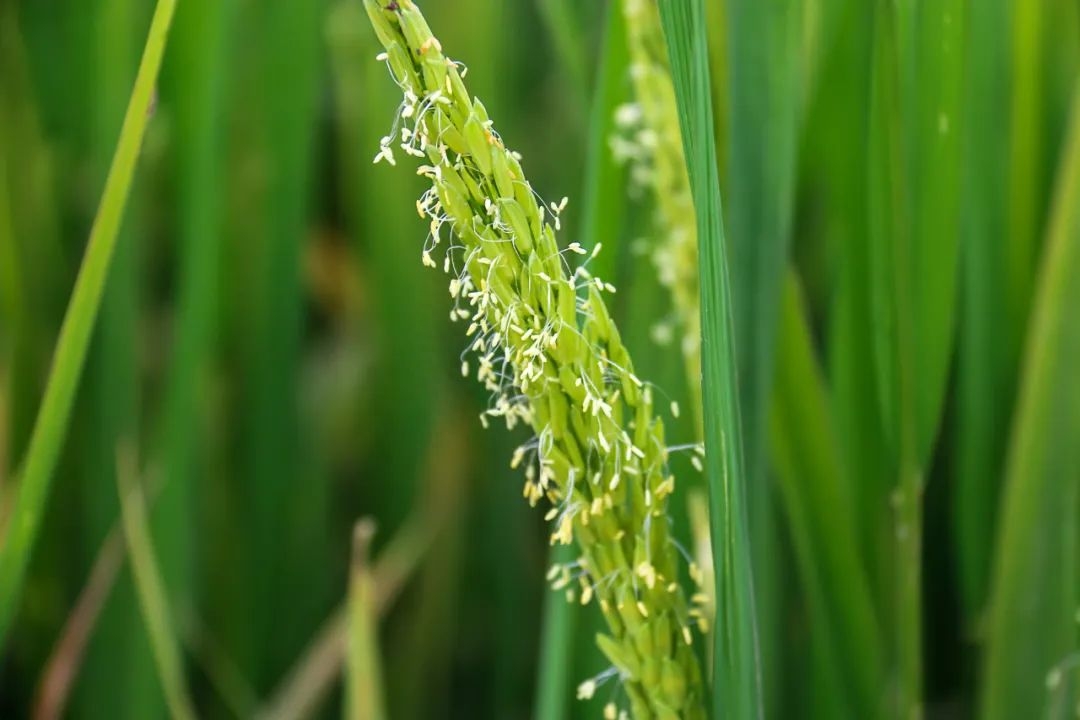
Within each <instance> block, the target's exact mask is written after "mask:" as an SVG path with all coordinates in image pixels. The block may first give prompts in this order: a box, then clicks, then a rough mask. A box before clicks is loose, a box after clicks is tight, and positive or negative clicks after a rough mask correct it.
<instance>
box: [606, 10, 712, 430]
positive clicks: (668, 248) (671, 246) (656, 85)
mask: <svg viewBox="0 0 1080 720" xmlns="http://www.w3.org/2000/svg"><path fill="white" fill-rule="evenodd" d="M622 9H623V16H624V17H625V18H626V37H627V47H628V50H629V54H630V78H631V83H632V86H633V92H634V98H635V99H634V102H632V103H628V104H626V105H623V106H621V107H619V108H618V110H617V111H616V116H615V120H616V125H617V127H618V128H619V130H620V134H619V135H618V136H616V137H615V138H613V139H612V150H613V152H614V154H615V156H616V158H617V159H620V160H622V161H625V162H629V163H630V165H631V168H632V172H631V177H632V179H633V181H634V182H635V183H637V184H638V185H641V186H644V187H645V188H646V189H647V190H648V191H649V192H650V194H651V195H652V196H653V198H654V200H655V204H656V217H655V218H654V224H655V228H656V232H657V235H658V236H659V237H658V242H656V243H654V244H653V245H652V259H653V264H654V265H655V266H656V270H657V273H658V275H659V279H660V283H661V285H663V286H664V287H665V288H667V289H668V291H669V292H670V293H671V299H672V309H673V313H672V317H671V318H670V320H669V321H667V322H664V323H661V324H660V325H658V326H657V328H656V329H655V332H654V335H655V336H656V339H657V340H659V341H661V342H665V341H669V340H671V339H673V338H676V337H677V338H678V339H679V340H680V343H681V347H682V351H683V354H684V356H685V358H686V371H687V380H688V382H689V383H690V387H691V390H692V393H691V395H692V396H693V397H694V398H695V403H694V405H695V414H696V415H697V417H696V419H697V421H698V432H699V433H700V432H701V411H700V400H698V399H697V398H698V397H699V396H700V384H701V316H700V301H699V290H698V246H697V226H696V224H695V216H694V201H693V197H692V195H691V191H690V178H689V176H688V175H687V171H686V160H685V157H684V155H683V146H682V136H681V135H680V132H679V116H678V108H677V106H676V103H675V86H674V84H673V83H672V80H671V70H670V67H669V65H668V58H667V46H666V44H665V41H664V33H663V27H662V26H661V24H660V12H659V9H658V7H657V4H656V0H622Z"/></svg>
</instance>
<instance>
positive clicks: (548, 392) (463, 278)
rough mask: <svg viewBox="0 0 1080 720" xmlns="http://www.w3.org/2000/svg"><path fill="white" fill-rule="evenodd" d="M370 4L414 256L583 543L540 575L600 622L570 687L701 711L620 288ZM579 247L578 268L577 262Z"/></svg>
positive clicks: (556, 539) (398, 10)
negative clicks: (407, 164)
mask: <svg viewBox="0 0 1080 720" xmlns="http://www.w3.org/2000/svg"><path fill="white" fill-rule="evenodd" d="M383 2H385V0H383ZM364 5H365V7H366V9H367V12H368V15H369V17H370V19H371V22H372V24H373V26H374V28H375V32H376V34H377V35H378V38H379V40H380V42H381V43H382V45H383V47H384V48H385V52H383V53H382V54H380V56H379V58H380V59H381V60H383V61H385V62H386V63H387V65H388V67H389V69H390V72H391V75H392V77H393V79H394V81H395V82H396V83H397V85H398V86H399V87H400V88H401V90H402V92H403V96H404V97H403V101H402V103H401V105H400V106H399V108H398V112H397V116H396V119H395V122H394V126H393V129H392V131H391V133H390V134H389V135H388V136H387V137H385V138H383V140H382V142H381V145H380V149H379V153H378V155H377V156H376V158H375V161H376V162H380V161H386V162H388V163H391V164H394V163H396V161H397V157H398V154H399V153H400V154H403V155H404V156H406V157H409V158H415V162H416V163H417V164H418V166H419V167H418V173H419V174H420V175H422V176H424V177H425V178H427V179H428V180H430V182H431V187H430V188H429V189H428V190H427V191H426V192H424V194H423V195H422V196H421V197H420V199H419V200H418V201H417V204H416V209H417V212H418V213H419V214H420V216H421V217H422V218H425V219H426V220H427V221H428V222H429V234H428V236H427V241H426V242H425V244H424V247H423V252H422V260H423V262H424V264H425V265H429V266H434V267H437V266H439V265H441V266H442V268H443V270H444V271H446V272H447V273H448V274H449V275H450V297H451V300H452V301H453V310H452V312H451V318H452V319H453V320H455V321H461V322H463V323H467V330H466V336H467V338H468V344H467V352H466V354H465V357H467V358H469V359H466V360H465V361H464V362H463V366H462V371H463V373H465V374H467V375H468V374H473V373H475V375H476V378H477V379H478V380H479V381H480V382H481V383H483V385H484V387H485V388H486V389H487V390H488V391H490V393H491V402H490V405H489V407H488V409H487V410H486V411H485V413H484V414H483V415H482V417H481V420H482V422H483V423H484V424H485V425H487V424H488V423H489V422H490V420H491V419H492V418H501V419H502V421H504V422H505V423H506V425H507V427H508V428H513V427H515V426H516V425H518V424H523V425H526V426H529V427H531V429H532V431H533V433H534V435H533V439H532V440H530V441H529V442H527V443H526V444H525V445H523V446H521V447H520V448H518V450H517V451H516V452H515V453H514V456H513V458H512V460H511V465H512V466H514V467H517V466H521V465H524V468H525V470H524V475H525V488H524V494H525V497H526V498H527V499H528V500H529V502H530V503H531V504H533V505H536V504H537V503H539V502H540V501H541V500H543V501H545V502H546V503H547V504H549V505H550V509H549V511H548V513H547V519H548V520H550V521H551V522H552V525H553V532H552V535H551V542H552V543H553V544H554V543H562V544H570V543H572V542H575V541H576V543H577V546H578V548H579V549H580V551H581V555H580V557H579V558H578V559H577V560H576V561H575V562H573V563H570V564H568V565H564V566H559V565H557V566H555V567H553V568H552V569H551V572H550V573H549V576H548V580H549V581H551V582H552V584H553V586H554V587H555V588H556V589H559V590H566V591H567V594H568V596H570V597H573V598H575V599H576V600H578V601H580V602H581V603H582V604H589V603H595V604H597V605H598V606H599V607H600V610H601V612H602V613H603V615H604V618H605V620H606V623H607V626H608V634H601V635H599V636H598V637H597V643H598V645H599V647H600V649H601V650H602V651H603V652H604V654H605V655H606V656H607V658H608V659H609V660H610V662H611V663H612V667H611V668H610V669H609V670H608V671H606V672H604V673H601V674H600V675H598V676H597V677H595V678H592V679H589V680H587V681H585V682H584V683H582V684H581V685H580V686H579V688H578V695H579V696H580V697H583V698H588V697H592V695H593V693H595V692H597V691H598V689H599V688H600V686H601V685H603V684H604V683H605V682H608V681H615V682H618V683H620V684H621V687H622V689H623V690H624V691H625V698H626V704H628V706H629V708H630V711H631V712H632V714H633V716H634V717H636V718H663V719H668V718H671V719H674V718H691V719H694V718H704V717H705V714H704V698H703V694H704V692H703V685H702V679H701V671H700V667H699V664H698V659H697V656H696V654H695V653H694V651H693V648H692V646H691V643H692V638H693V630H692V629H691V628H692V626H694V625H695V624H696V615H697V612H695V608H694V607H692V606H691V603H689V602H688V601H687V599H686V595H685V593H684V591H683V589H682V588H681V587H680V585H679V583H678V573H679V562H680V560H679V558H680V550H681V548H680V546H679V545H678V544H677V543H676V542H675V540H674V538H673V537H672V535H671V529H670V521H669V518H668V514H667V502H668V498H669V497H670V496H671V494H672V492H673V491H674V489H675V478H674V477H673V476H672V475H671V473H670V471H669V468H668V454H669V448H668V446H667V444H666V442H665V439H664V425H663V421H662V420H661V419H660V417H658V415H657V413H656V411H655V409H654V405H653V394H652V390H651V388H650V386H649V385H647V384H646V383H644V382H642V380H640V379H639V378H638V377H637V376H636V375H635V374H634V371H633V365H632V363H631V360H630V357H629V355H628V354H627V351H626V348H625V347H624V346H623V343H622V340H621V339H620V336H619V332H618V330H617V329H616V327H615V325H614V323H613V322H612V320H611V317H610V316H609V314H608V310H607V306H606V305H605V302H604V295H605V294H606V293H610V292H614V288H613V287H612V286H611V285H610V284H608V283H606V282H604V281H603V280H602V279H601V278H597V277H594V276H593V275H592V274H591V273H590V272H589V271H588V269H587V267H586V266H587V263H588V260H589V259H591V258H592V257H594V256H595V254H596V250H594V251H592V252H591V253H590V252H588V251H586V250H585V249H583V248H582V247H581V246H580V245H578V244H577V243H571V244H570V245H569V246H568V247H567V248H566V249H565V250H560V249H559V246H558V244H557V241H556V232H557V231H558V230H559V229H560V226H561V221H560V214H561V213H562V212H563V210H564V209H565V207H566V202H567V201H566V199H565V198H564V199H563V200H562V201H560V202H558V203H550V204H548V203H545V202H543V201H542V200H541V199H540V197H539V196H538V195H537V193H536V192H535V191H534V190H533V188H532V186H531V185H530V184H529V182H528V181H527V180H526V179H525V175H524V172H523V171H522V168H521V162H520V160H521V157H520V156H519V155H518V154H517V153H514V152H512V151H510V150H508V149H507V148H506V146H505V145H504V144H503V141H502V139H501V138H500V137H499V135H498V133H497V132H496V131H495V128H494V126H493V124H492V122H491V120H490V119H489V118H488V114H487V111H486V110H485V108H484V106H483V104H482V103H481V102H480V101H479V100H477V99H473V98H472V97H471V96H470V95H469V93H468V91H467V90H466V88H465V85H464V83H463V78H464V76H465V69H464V68H463V67H462V66H461V65H459V64H457V63H455V62H453V61H451V60H449V59H448V58H447V57H446V56H444V55H443V52H442V47H441V45H440V43H439V41H438V40H437V39H436V38H435V37H434V36H433V35H432V33H431V31H430V29H429V28H428V25H427V23H426V22H425V20H424V18H423V16H422V14H421V13H420V11H419V9H418V8H417V7H416V4H415V3H413V2H411V0H396V1H394V2H385V4H383V3H380V2H379V1H378V0H364ZM598 249H599V246H597V250H598ZM573 255H578V256H583V259H584V262H583V263H582V264H580V265H578V266H577V267H575V268H573V269H571V267H570V264H569V263H568V262H567V257H568V256H573ZM683 554H685V553H683ZM686 561H687V562H688V563H689V562H690V561H689V559H688V558H687V560H686ZM691 575H692V576H694V577H700V571H698V570H697V568H696V567H695V566H693V565H692V563H691ZM605 712H606V713H608V714H610V712H612V710H611V709H606V710H605Z"/></svg>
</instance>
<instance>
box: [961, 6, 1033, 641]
mask: <svg viewBox="0 0 1080 720" xmlns="http://www.w3.org/2000/svg"><path fill="white" fill-rule="evenodd" d="M1032 4H1037V3H1032ZM978 7H979V9H978V10H977V11H974V10H973V11H972V13H971V29H970V34H969V40H968V67H969V68H970V69H969V75H970V83H969V85H968V89H967V95H966V99H965V105H966V106H965V109H964V111H965V114H964V121H963V122H964V125H965V127H966V128H967V134H968V137H969V138H970V139H969V142H968V143H967V147H966V148H965V151H964V157H963V168H964V177H963V183H964V187H965V194H964V198H963V203H964V204H963V215H962V218H963V225H962V230H961V233H962V234H961V242H962V243H963V247H962V260H963V262H962V265H961V267H962V295H961V296H962V302H961V304H960V305H961V310H962V313H961V315H960V321H961V322H960V337H959V345H958V355H959V362H958V366H957V371H958V372H957V386H958V417H957V420H956V426H957V433H958V436H957V447H956V454H957V469H956V499H955V502H954V506H955V520H956V536H957V549H958V553H959V554H958V563H957V570H958V572H959V577H960V587H961V592H962V600H963V602H964V611H965V614H966V620H967V622H968V624H969V626H974V625H975V623H976V622H977V621H978V618H979V616H980V613H981V612H982V610H983V606H984V603H985V599H986V592H987V590H988V585H989V575H990V566H991V557H992V552H993V537H994V528H995V525H996V518H997V508H998V494H999V489H1000V485H1001V477H1002V474H1003V473H1002V469H1001V465H1002V460H1003V458H1004V455H1005V446H1006V438H1007V434H1008V420H1009V415H1010V410H1011V408H1012V405H1013V395H1014V389H1015V374H1014V372H1013V371H1012V370H1011V367H1012V365H1013V364H1014V362H1013V359H1012V355H1013V348H1011V347H1010V345H1009V343H1008V342H1007V341H1006V339H1005V337H1004V335H1005V334H1003V333H1002V319H1003V318H1005V317H1007V315H1008V312H1009V310H1008V304H1009V303H1008V293H1005V292H1002V288H1005V287H1007V286H1008V284H1009V282H1010V280H1009V275H1010V270H1009V264H1008V252H1009V250H1008V242H1009V240H1008V235H1007V232H1008V229H1007V228H1006V226H1005V225H1006V216H1007V203H1008V200H1007V197H1008V194H1007V189H1008V188H1007V186H1008V182H1009V181H1008V179H1007V162H1008V153H1009V149H1008V145H1007V144H1006V143H1003V142H1001V138H1003V137H1006V136H1007V135H1008V131H1009V130H1008V123H1009V93H1008V86H1007V84H1005V83H1003V82H1002V78H1003V77H1007V76H1008V73H1009V52H1008V50H1009V47H1008V43H1009V13H1008V4H1007V2H1006V0H983V1H982V2H980V3H979V4H978ZM1006 334H1007V333H1006Z"/></svg>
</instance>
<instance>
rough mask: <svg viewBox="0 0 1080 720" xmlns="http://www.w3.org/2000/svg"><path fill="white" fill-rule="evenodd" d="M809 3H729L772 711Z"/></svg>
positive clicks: (746, 369)
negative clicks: (787, 287) (783, 358)
mask: <svg viewBox="0 0 1080 720" xmlns="http://www.w3.org/2000/svg"><path fill="white" fill-rule="evenodd" d="M803 6H804V3H802V2H800V1H799V0H781V1H779V2H759V0H728V2H727V20H728V52H729V60H728V63H729V65H728V67H729V71H730V75H729V77H728V81H729V93H730V104H729V106H728V112H729V116H728V128H729V138H728V148H729V155H728V162H729V168H728V191H727V209H728V226H727V227H728V237H730V238H731V245H730V256H729V259H730V262H731V279H732V305H733V310H734V314H733V317H734V321H735V339H734V344H735V350H736V355H737V360H736V367H737V368H738V375H737V377H738V383H739V388H738V389H739V408H740V410H741V411H742V431H743V438H744V443H745V447H746V483H747V502H748V511H749V521H750V523H749V528H750V530H749V532H750V547H751V549H752V555H753V557H752V560H753V567H754V577H755V580H756V582H755V592H756V602H757V619H758V627H759V628H760V637H761V640H760V644H761V659H762V673H763V678H764V696H765V699H766V700H765V703H766V707H765V712H766V714H767V715H774V714H776V713H778V712H782V711H781V709H780V706H779V704H778V703H779V695H780V693H779V688H780V686H781V685H780V684H781V680H782V678H781V677H780V676H781V670H780V668H781V665H780V659H781V656H782V652H783V651H782V650H781V637H780V626H779V623H780V613H781V607H780V606H781V603H782V601H783V598H784V595H785V593H784V592H783V591H782V589H781V587H780V582H781V579H780V578H781V575H782V568H781V567H780V563H779V562H778V559H779V557H780V552H779V549H778V547H779V535H778V528H777V522H776V508H775V506H774V503H773V500H772V493H771V486H770V482H769V477H768V474H767V459H766V454H765V450H766V440H767V432H768V403H769V396H770V391H771V384H772V381H773V357H774V350H775V347H774V346H775V342H776V328H777V323H778V321H779V302H780V295H781V289H782V284H781V282H782V278H783V273H784V269H785V267H786V266H787V255H788V243H789V238H790V236H791V223H792V212H793V207H794V199H795V198H794V196H795V156H796V141H797V130H798V127H799V121H800V115H801V109H802V106H801V96H802V77H801V75H800V68H801V62H800V60H801V51H802V48H803V43H802V42H801V37H800V33H801V32H803V29H804V28H803V23H804V7H803Z"/></svg>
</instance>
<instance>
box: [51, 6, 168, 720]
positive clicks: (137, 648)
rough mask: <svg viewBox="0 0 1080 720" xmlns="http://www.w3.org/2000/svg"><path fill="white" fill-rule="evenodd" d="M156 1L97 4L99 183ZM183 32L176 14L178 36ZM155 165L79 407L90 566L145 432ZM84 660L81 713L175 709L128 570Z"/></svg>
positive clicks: (122, 246) (131, 209) (85, 557)
mask: <svg viewBox="0 0 1080 720" xmlns="http://www.w3.org/2000/svg"><path fill="white" fill-rule="evenodd" d="M150 9H151V8H150V7H149V6H146V5H145V3H137V2H133V1H132V0H105V1H104V2H101V3H97V4H95V7H94V9H93V11H92V13H93V15H92V18H91V22H90V23H89V24H90V29H91V31H92V32H93V34H94V35H95V36H96V37H97V38H99V40H98V41H97V42H95V43H94V46H93V48H94V51H95V52H94V57H93V60H94V68H95V72H94V74H93V82H94V87H95V89H96V90H95V95H96V98H97V101H96V103H95V105H94V108H93V116H92V117H91V118H89V121H90V123H91V124H92V125H93V127H94V132H93V134H92V138H91V139H92V145H91V147H90V158H91V166H92V169H93V171H92V172H93V177H94V178H95V185H96V184H97V183H98V182H99V180H98V178H104V177H105V175H106V173H107V172H108V167H109V159H110V158H111V157H112V153H113V150H114V148H115V143H116V137H117V134H118V133H119V132H120V127H121V123H122V121H123V113H124V106H125V104H126V102H127V98H128V94H129V93H130V92H131V86H132V82H133V81H134V79H135V72H136V70H137V68H138V62H139V49H140V47H141V42H142V38H143V37H145V35H146V28H147V27H148V25H149V20H150V16H149V10H150ZM174 38H175V23H174V26H173V30H172V31H170V41H172V40H173V39H174ZM147 160H150V158H147ZM152 166H153V163H152V161H150V162H146V161H144V168H145V169H144V170H143V174H142V181H141V182H139V183H138V184H137V185H136V186H135V187H134V188H133V190H132V193H131V196H130V197H129V199H128V202H127V210H126V213H125V217H126V220H125V221H124V223H123V224H122V225H121V227H120V228H119V233H118V237H117V241H116V249H115V251H114V253H113V258H112V262H111V265H110V269H109V276H108V280H107V283H106V286H105V292H104V295H103V297H102V304H101V310H100V316H99V318H98V320H97V324H96V327H95V329H94V333H93V336H92V341H91V344H90V349H89V354H88V356H87V361H86V372H85V379H84V381H83V383H82V388H81V391H80V392H79V394H78V399H77V402H76V407H75V411H74V413H75V415H74V418H75V419H74V422H73V426H75V427H79V428H81V432H80V433H79V434H78V435H76V436H74V438H73V440H74V442H73V443H72V444H73V449H74V450H75V452H74V453H72V454H71V457H73V458H75V459H76V467H77V469H76V470H75V471H74V472H73V473H70V474H71V475H74V477H73V478H72V479H74V480H76V481H77V490H76V491H77V492H79V493H80V502H79V520H80V521H81V522H80V525H81V538H80V539H81V543H80V545H81V547H82V548H83V551H82V552H81V553H80V555H81V556H82V557H81V558H80V560H81V562H80V563H79V566H80V567H82V566H84V564H85V563H87V562H88V561H89V560H90V558H91V557H93V555H92V554H91V553H92V552H93V551H94V550H96V548H97V547H98V546H99V545H100V544H101V542H102V540H103V538H104V537H105V536H106V534H107V533H108V532H110V529H111V528H112V526H113V523H114V522H115V520H116V518H117V516H118V515H119V511H120V508H119V501H118V498H117V496H116V491H115V486H116V452H115V448H116V446H117V443H118V442H119V441H120V439H121V438H123V437H136V434H137V431H138V423H139V419H140V413H139V409H140V400H141V394H142V381H143V374H142V372H141V370H142V367H141V366H140V364H139V359H140V358H139V352H138V351H139V347H138V338H139V328H140V327H142V326H143V323H142V322H141V321H142V320H143V318H144V314H143V309H144V308H145V307H146V305H147V303H146V302H145V296H144V293H143V290H144V282H143V279H144V278H145V277H146V273H145V269H146V265H145V262H144V260H145V257H146V255H147V252H146V246H147V245H148V244H149V243H148V241H147V235H148V233H147V232H146V226H147V223H146V214H147V213H146V204H145V200H146V198H147V196H148V195H149V194H150V193H149V192H148V191H149V190H150V189H151V188H152V187H153V182H152V181H151V180H150V179H151V178H152V177H153V175H154V172H153V169H152ZM64 474H67V473H62V475H64ZM61 492H63V490H61ZM68 492H70V490H69V491H68ZM65 494H67V493H65ZM83 667H84V670H83V673H82V676H81V677H80V682H79V683H78V685H77V689H76V696H75V698H73V702H72V705H73V708H74V709H75V710H74V712H75V714H78V715H80V716H82V717H85V718H87V720H90V719H91V718H107V719H108V720H114V719H115V718H122V717H129V718H141V717H148V716H153V715H160V714H162V713H163V712H164V711H165V705H164V700H163V698H162V695H161V690H160V688H159V687H158V684H157V681H156V679H155V677H154V668H153V660H152V657H151V650H150V646H149V644H148V641H147V637H146V633H145V632H143V628H142V626H141V624H140V622H139V617H138V605H137V599H136V596H135V589H134V587H133V584H132V581H131V578H130V576H129V575H128V574H126V573H125V574H124V575H123V576H122V578H121V580H120V582H118V583H117V587H116V589H115V591H114V592H113V593H111V595H110V596H109V600H108V601H107V602H106V603H105V606H104V608H103V609H102V612H101V617H100V618H99V619H98V621H97V626H96V629H95V632H94V634H93V636H92V638H91V641H90V645H89V647H88V648H87V659H86V662H85V663H84V666H83ZM117 678H123V680H122V681H120V682H117ZM110 680H112V682H110Z"/></svg>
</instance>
